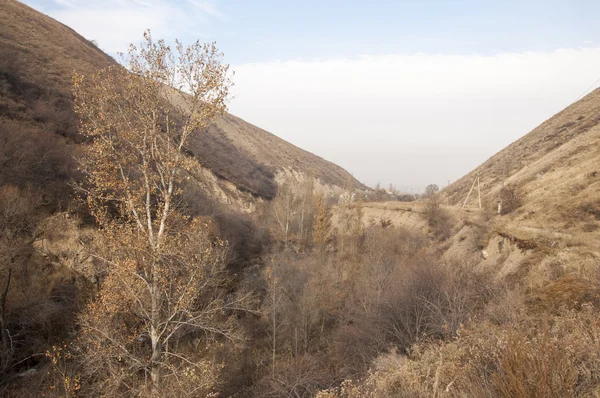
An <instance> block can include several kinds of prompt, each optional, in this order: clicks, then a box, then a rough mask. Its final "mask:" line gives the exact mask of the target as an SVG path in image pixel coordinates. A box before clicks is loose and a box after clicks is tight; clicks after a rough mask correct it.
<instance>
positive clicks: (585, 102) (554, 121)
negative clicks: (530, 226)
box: [444, 89, 600, 205]
mask: <svg viewBox="0 0 600 398" xmlns="http://www.w3.org/2000/svg"><path fill="white" fill-rule="evenodd" d="M599 125H600V89H597V90H595V91H593V92H592V93H590V94H589V95H587V96H586V97H584V98H583V99H581V100H580V101H577V102H576V103H574V104H572V105H570V106H568V107H567V108H565V109H564V110H562V111H561V112H559V113H557V114H556V115H554V116H553V117H551V118H550V119H548V120H546V121H545V122H543V123H542V124H541V125H539V126H538V127H536V128H535V129H534V130H533V131H531V132H530V133H529V134H527V135H525V136H523V137H522V138H520V139H519V140H517V141H515V142H513V143H512V144H510V145H509V146H507V147H506V148H504V149H503V150H501V151H500V152H498V153H497V154H495V155H494V156H492V157H491V158H489V159H488V160H487V161H485V162H484V163H483V164H481V165H480V166H478V167H477V168H475V169H474V170H473V171H472V172H470V173H469V174H467V175H465V176H464V177H462V178H461V179H459V180H458V181H456V182H454V183H452V184H451V185H450V186H448V187H447V188H445V189H444V193H445V194H446V196H447V197H448V198H449V201H450V203H451V204H461V205H462V203H463V202H464V200H465V199H466V197H467V193H468V191H469V188H470V186H471V183H472V181H473V178H474V177H475V176H476V175H477V173H479V174H480V179H481V186H482V192H481V193H482V197H483V199H484V200H489V201H492V202H495V201H496V199H495V198H496V197H497V195H498V190H499V189H500V188H501V186H502V184H503V183H504V184H507V183H512V184H517V185H519V186H520V187H522V188H523V190H524V191H525V193H527V194H528V195H530V194H531V195H533V196H532V197H531V199H534V198H537V196H538V195H539V193H540V189H542V190H543V189H544V188H548V189H549V188H550V187H551V186H552V187H553V188H554V189H552V193H556V195H539V196H545V198H546V199H552V202H553V203H555V204H558V202H561V201H563V200H567V199H568V200H571V199H572V197H573V194H576V193H578V192H574V191H573V190H570V189H565V188H568V187H570V186H571V185H572V183H574V182H575V181H574V179H577V178H580V177H585V174H586V173H591V172H593V171H595V169H596V168H597V167H598V163H597V162H598V156H597V155H598V152H597V146H595V145H594V144H595V143H597V141H598V139H599V137H600V128H599V127H598V126H599ZM565 173H567V174H565ZM558 180H561V181H558ZM557 182H559V185H560V187H559V186H558V185H557V184H556V183H557ZM580 182H581V183H583V184H584V185H585V184H587V183H588V182H589V181H587V180H586V179H585V178H583V179H582V180H581V181H580ZM557 189H560V192H559V191H557ZM534 191H537V194H536V193H535V192H534ZM576 191H578V190H576ZM565 193H568V195H565ZM538 199H541V198H538ZM470 200H472V199H470ZM557 201H558V202H557ZM474 203H475V202H471V203H470V205H474Z"/></svg>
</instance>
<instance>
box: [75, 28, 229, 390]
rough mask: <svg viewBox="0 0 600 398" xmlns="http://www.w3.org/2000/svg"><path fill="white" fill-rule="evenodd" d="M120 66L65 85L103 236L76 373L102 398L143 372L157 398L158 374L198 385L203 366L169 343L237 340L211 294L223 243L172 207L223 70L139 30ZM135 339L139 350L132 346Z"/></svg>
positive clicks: (206, 57) (213, 54)
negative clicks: (102, 271)
mask: <svg viewBox="0 0 600 398" xmlns="http://www.w3.org/2000/svg"><path fill="white" fill-rule="evenodd" d="M124 59H125V63H126V66H127V69H128V70H125V69H123V68H121V67H110V68H108V69H104V70H101V71H99V72H97V73H95V74H93V75H92V76H89V77H85V78H84V77H83V76H81V75H77V74H75V75H74V77H73V83H74V96H75V111H76V112H77V114H78V116H79V117H80V119H81V130H82V133H84V134H85V135H87V137H88V138H89V140H90V144H89V145H88V147H87V148H86V154H85V156H84V158H83V159H82V164H81V168H82V170H83V171H84V173H85V175H86V176H87V185H85V186H84V189H85V193H86V198H87V202H88V205H89V208H90V211H91V213H92V214H93V216H94V217H95V219H96V221H97V223H98V224H99V226H100V228H101V231H102V232H103V237H104V242H102V245H101V246H102V247H103V250H101V251H100V252H99V253H97V254H96V257H97V258H98V259H100V261H103V262H104V263H106V264H107V265H108V267H107V268H108V274H107V277H106V278H105V280H104V281H103V284H102V286H101V288H100V294H99V297H98V298H97V300H95V301H94V302H92V303H91V304H90V305H89V308H88V310H87V311H86V312H85V313H84V314H83V316H82V318H81V325H82V329H83V331H82V336H83V338H84V339H86V340H85V345H86V347H87V349H88V350H92V352H91V353H92V354H94V355H91V356H89V361H88V362H87V366H88V368H87V369H88V371H89V373H90V380H91V379H92V378H93V379H94V380H96V382H97V383H98V384H99V385H101V386H102V387H103V389H104V392H106V393H109V395H110V394H117V393H119V391H121V390H123V389H124V390H127V389H135V387H134V385H135V384H136V382H137V381H136V380H137V379H136V378H135V375H136V374H138V375H139V374H147V375H148V376H149V377H150V379H151V381H152V386H153V387H152V389H153V391H154V393H156V394H158V393H159V392H160V391H162V392H160V394H164V393H165V392H164V391H165V390H164V388H163V387H164V386H165V383H164V382H163V379H164V378H165V377H167V376H168V377H169V380H178V384H181V383H180V381H181V379H185V378H186V377H187V378H188V379H189V378H196V379H198V383H197V385H198V386H199V387H198V388H200V386H204V387H206V386H207V385H209V384H210V381H211V380H212V376H211V374H210V373H211V372H209V370H210V368H209V367H207V366H206V364H205V363H204V362H202V361H201V360H199V359H198V358H197V357H191V356H186V355H184V353H183V352H182V349H181V347H180V342H181V341H183V340H184V339H185V338H186V336H197V335H198V333H200V334H203V335H220V336H224V337H225V338H227V339H230V340H233V341H236V340H238V339H240V335H239V334H238V333H236V330H235V328H234V327H233V325H232V322H231V320H230V319H229V317H227V316H226V312H225V307H227V306H229V307H236V303H235V302H234V303H228V304H227V303H226V302H225V298H224V297H223V296H222V295H220V293H219V292H220V290H219V284H220V282H221V281H222V279H220V278H219V277H220V276H222V274H223V263H224V262H223V252H224V247H223V246H224V245H223V243H222V242H210V241H209V240H208V238H207V234H206V229H207V228H206V225H204V224H203V223H202V222H201V221H199V220H194V219H190V218H188V217H184V216H183V215H181V214H180V212H179V211H178V209H177V206H176V203H175V201H174V198H175V197H176V196H177V195H178V194H179V188H178V187H179V186H180V182H181V180H182V178H183V176H184V175H185V174H184V171H185V170H186V169H187V168H189V167H190V164H191V163H190V161H189V160H188V159H187V158H186V155H185V145H186V142H187V140H188V138H189V137H190V135H191V134H192V133H194V132H196V131H200V130H203V129H206V128H207V127H208V126H209V125H210V124H211V123H212V122H213V120H214V119H215V117H216V116H217V115H219V114H221V113H223V112H224V111H225V109H226V107H225V102H226V100H227V98H228V95H229V88H230V86H231V83H230V80H229V78H228V65H225V64H223V63H222V54H221V53H219V52H218V50H217V48H216V47H215V45H214V43H213V44H201V43H200V42H195V43H194V44H193V45H191V46H188V47H185V46H183V45H182V44H181V43H179V42H177V45H176V48H175V50H172V49H171V48H170V47H169V46H167V45H166V44H165V42H164V41H163V40H159V41H153V40H152V37H151V35H150V32H149V31H147V32H146V33H145V34H144V42H143V44H142V45H141V47H139V48H138V47H136V46H134V45H131V47H130V49H129V52H128V54H127V56H126V57H125V58H124ZM136 342H137V345H138V346H136ZM146 342H147V343H148V344H147V346H148V349H149V352H148V353H146V351H144V350H143V349H141V348H140V347H139V346H140V345H141V346H142V347H145V344H146ZM92 362H94V363H98V362H101V363H98V364H97V366H94V365H93V364H92ZM140 372H141V373H140ZM138 381H139V380H138ZM141 385H142V386H143V383H142V384H141ZM188 393H189V391H188ZM193 394H200V392H198V391H196V392H195V393H192V395H193Z"/></svg>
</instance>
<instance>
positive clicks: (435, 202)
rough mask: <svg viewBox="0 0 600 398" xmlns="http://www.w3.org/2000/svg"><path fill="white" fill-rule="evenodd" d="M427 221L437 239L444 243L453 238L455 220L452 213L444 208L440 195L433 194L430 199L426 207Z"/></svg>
mask: <svg viewBox="0 0 600 398" xmlns="http://www.w3.org/2000/svg"><path fill="white" fill-rule="evenodd" d="M425 219H426V220H427V224H428V225H429V228H431V231H432V232H433V235H434V236H435V237H436V238H437V239H439V240H441V241H443V240H446V239H448V238H449V237H450V236H452V229H453V228H454V220H453V219H452V216H451V215H450V213H448V211H447V210H445V209H444V208H442V206H441V203H440V196H439V195H438V194H432V195H430V196H429V197H428V199H427V205H426V207H425Z"/></svg>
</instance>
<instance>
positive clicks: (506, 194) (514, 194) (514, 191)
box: [500, 184, 524, 214]
mask: <svg viewBox="0 0 600 398" xmlns="http://www.w3.org/2000/svg"><path fill="white" fill-rule="evenodd" d="M523 198H524V194H523V192H522V190H521V188H520V187H519V186H518V185H515V184H507V185H505V186H503V187H502V189H501V190H500V200H501V201H502V212H501V213H502V214H509V213H512V212H513V211H515V210H517V209H518V208H519V207H521V206H522V205H523Z"/></svg>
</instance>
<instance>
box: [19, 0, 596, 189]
mask: <svg viewBox="0 0 600 398" xmlns="http://www.w3.org/2000/svg"><path fill="white" fill-rule="evenodd" d="M25 3H26V4H29V5H30V6H32V7H34V8H36V9H38V10H40V11H42V12H44V13H46V14H48V15H50V16H52V17H54V18H56V19H58V20H59V21H61V22H63V23H65V24H67V25H69V26H71V27H72V28H74V29H75V30H77V31H78V32H79V33H81V34H82V35H83V36H85V37H86V38H88V39H90V40H96V41H97V42H98V44H99V46H100V47H101V48H102V49H104V50H105V51H107V52H108V53H110V54H112V55H115V54H116V53H117V52H118V51H123V50H125V49H126V48H127V44H128V43H130V42H138V41H139V40H140V38H141V34H142V32H143V31H144V29H146V28H150V29H152V32H153V36H154V37H157V38H158V37H164V38H167V39H173V38H179V39H181V40H183V41H184V42H192V41H193V40H195V39H197V38H200V39H201V40H203V41H216V42H217V45H218V46H219V48H220V49H221V50H223V51H224V52H225V60H226V62H229V63H231V64H232V69H233V70H235V72H236V75H235V77H234V82H235V84H236V86H235V89H234V93H235V99H234V100H233V101H232V102H231V104H230V110H231V112H232V113H234V114H236V115H237V116H240V117H242V118H243V119H245V120H247V121H248V122H251V123H253V124H255V125H257V126H259V127H262V128H265V129H266V130H269V131H271V132H272V133H274V134H276V135H278V136H279V137H281V138H283V139H285V140H287V141H289V142H292V143H293V144H296V145H298V146H300V147H302V148H304V149H306V150H309V151H311V152H313V153H315V154H317V155H319V156H322V157H324V158H325V159H328V160H331V161H333V162H335V163H337V164H339V165H341V166H343V167H344V168H346V169H347V170H348V171H350V172H351V173H353V174H354V175H355V177H357V178H358V179H359V180H361V181H363V182H365V183H367V184H370V185H375V184H376V183H377V182H381V184H382V185H383V186H387V185H389V184H390V183H393V184H394V185H396V186H398V187H405V188H406V189H409V188H410V187H413V188H416V187H423V186H424V185H426V184H428V183H431V182H434V183H437V184H439V185H443V186H445V185H446V183H447V181H448V180H450V181H453V180H455V179H457V178H460V177H461V176H462V175H464V174H466V173H467V172H469V171H470V170H471V169H473V168H474V167H476V166H477V165H478V164H480V163H481V162H483V161H484V160H486V159H487V158H488V157H490V156H491V155H493V154H494V153H495V152H497V151H498V150H500V149H502V148H503V147H505V146H506V145H508V144H509V143H511V142H512V141H514V140H516V139H517V138H519V137H521V136H523V135H524V134H526V133H527V132H529V131H530V130H531V129H532V128H533V127H535V126H537V125H538V124H540V123H541V122H542V121H544V120H545V119H547V118H548V117H550V116H552V115H553V114H554V113H556V112H558V111H560V110H561V109H562V108H564V107H565V106H567V105H568V104H570V103H571V102H573V101H575V100H576V99H578V98H579V97H580V96H581V95H582V94H584V93H585V92H588V91H589V90H591V88H592V86H593V87H598V86H600V80H599V79H600V24H598V21H597V17H598V15H600V2H599V1H577V0H564V1H552V0H546V1H526V0H520V1H516V0H515V1H511V0H498V1H494V0H477V1H453V0H421V1H406V0H397V1H392V0H379V1H377V0H372V1H365V0H362V1H354V0H298V1H292V0H271V1H268V0H214V1H203V0H102V1H99V0H98V1H93V0H26V1H25Z"/></svg>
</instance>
